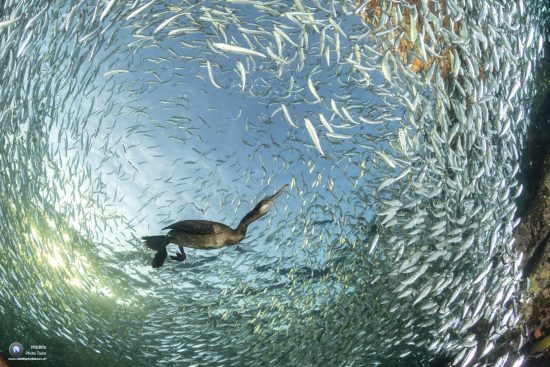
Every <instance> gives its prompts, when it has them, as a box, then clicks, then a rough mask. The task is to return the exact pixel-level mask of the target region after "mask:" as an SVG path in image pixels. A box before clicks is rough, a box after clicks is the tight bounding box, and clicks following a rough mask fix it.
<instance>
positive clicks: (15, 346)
mask: <svg viewBox="0 0 550 367" xmlns="http://www.w3.org/2000/svg"><path fill="white" fill-rule="evenodd" d="M8 350H9V352H10V354H11V356H12V357H15V358H17V357H20V356H21V354H23V352H24V351H25V348H23V345H21V343H18V342H14V343H11V345H10V348H9V349H8Z"/></svg>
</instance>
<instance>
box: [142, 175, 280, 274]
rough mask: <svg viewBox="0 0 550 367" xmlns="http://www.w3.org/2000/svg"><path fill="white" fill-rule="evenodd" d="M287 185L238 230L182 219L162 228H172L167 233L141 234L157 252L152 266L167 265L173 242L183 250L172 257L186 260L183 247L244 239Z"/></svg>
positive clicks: (208, 246)
mask: <svg viewBox="0 0 550 367" xmlns="http://www.w3.org/2000/svg"><path fill="white" fill-rule="evenodd" d="M287 186H288V185H284V186H283V187H281V188H280V189H279V190H277V192H276V193H275V194H273V195H271V196H268V197H266V198H264V199H262V200H260V202H259V203H258V204H257V205H256V206H255V207H254V209H252V210H251V211H250V212H248V213H247V214H246V215H245V216H244V217H243V219H241V221H240V222H239V225H238V226H237V228H235V229H232V228H231V227H229V226H226V225H225V224H223V223H218V222H212V221H208V220H182V221H180V222H176V223H173V224H171V225H169V226H168V227H165V228H163V229H170V231H169V232H168V233H167V234H166V235H160V236H146V237H142V238H143V240H144V241H145V245H146V246H147V247H149V248H150V249H152V250H155V251H157V253H156V255H155V257H154V258H153V264H152V265H153V267H154V268H158V267H161V266H162V265H163V264H164V260H165V259H166V257H167V256H168V253H167V251H166V246H167V245H168V244H170V243H174V244H177V245H178V246H179V249H180V253H179V254H177V255H176V256H171V258H172V259H173V260H177V261H183V260H185V259H186V255H185V252H184V251H183V247H184V246H185V247H190V248H197V249H205V250H207V249H215V248H220V247H224V246H231V245H234V244H237V243H239V242H241V241H242V239H243V238H244V237H245V236H246V230H247V228H248V226H249V225H250V223H252V222H254V221H255V220H257V219H259V218H261V217H262V216H264V215H265V214H266V213H267V211H268V210H269V208H270V207H271V205H273V203H274V202H275V200H276V199H277V198H278V197H279V196H280V195H281V193H282V192H283V191H284V190H285V189H286V188H287Z"/></svg>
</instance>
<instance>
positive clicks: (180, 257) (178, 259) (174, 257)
mask: <svg viewBox="0 0 550 367" xmlns="http://www.w3.org/2000/svg"><path fill="white" fill-rule="evenodd" d="M179 248H180V251H181V253H180V254H176V256H170V257H171V258H172V260H176V261H183V260H185V259H186V258H187V256H185V251H183V247H182V246H179Z"/></svg>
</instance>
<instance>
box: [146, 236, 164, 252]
mask: <svg viewBox="0 0 550 367" xmlns="http://www.w3.org/2000/svg"><path fill="white" fill-rule="evenodd" d="M142 239H143V240H144V241H145V246H147V247H149V248H150V249H151V250H155V251H160V250H162V249H163V248H165V247H166V245H168V244H169V243H170V240H169V239H168V236H146V237H142Z"/></svg>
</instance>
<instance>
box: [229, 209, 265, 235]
mask: <svg viewBox="0 0 550 367" xmlns="http://www.w3.org/2000/svg"><path fill="white" fill-rule="evenodd" d="M261 216H262V214H260V212H259V211H258V210H255V209H253V210H251V211H249V212H248V213H247V214H246V215H245V216H244V217H243V219H241V221H240V223H239V225H238V226H237V229H235V232H236V233H238V234H240V235H243V237H244V236H245V235H246V230H247V228H248V225H249V224H250V223H252V222H254V221H255V220H256V219H258V218H260V217H261Z"/></svg>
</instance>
